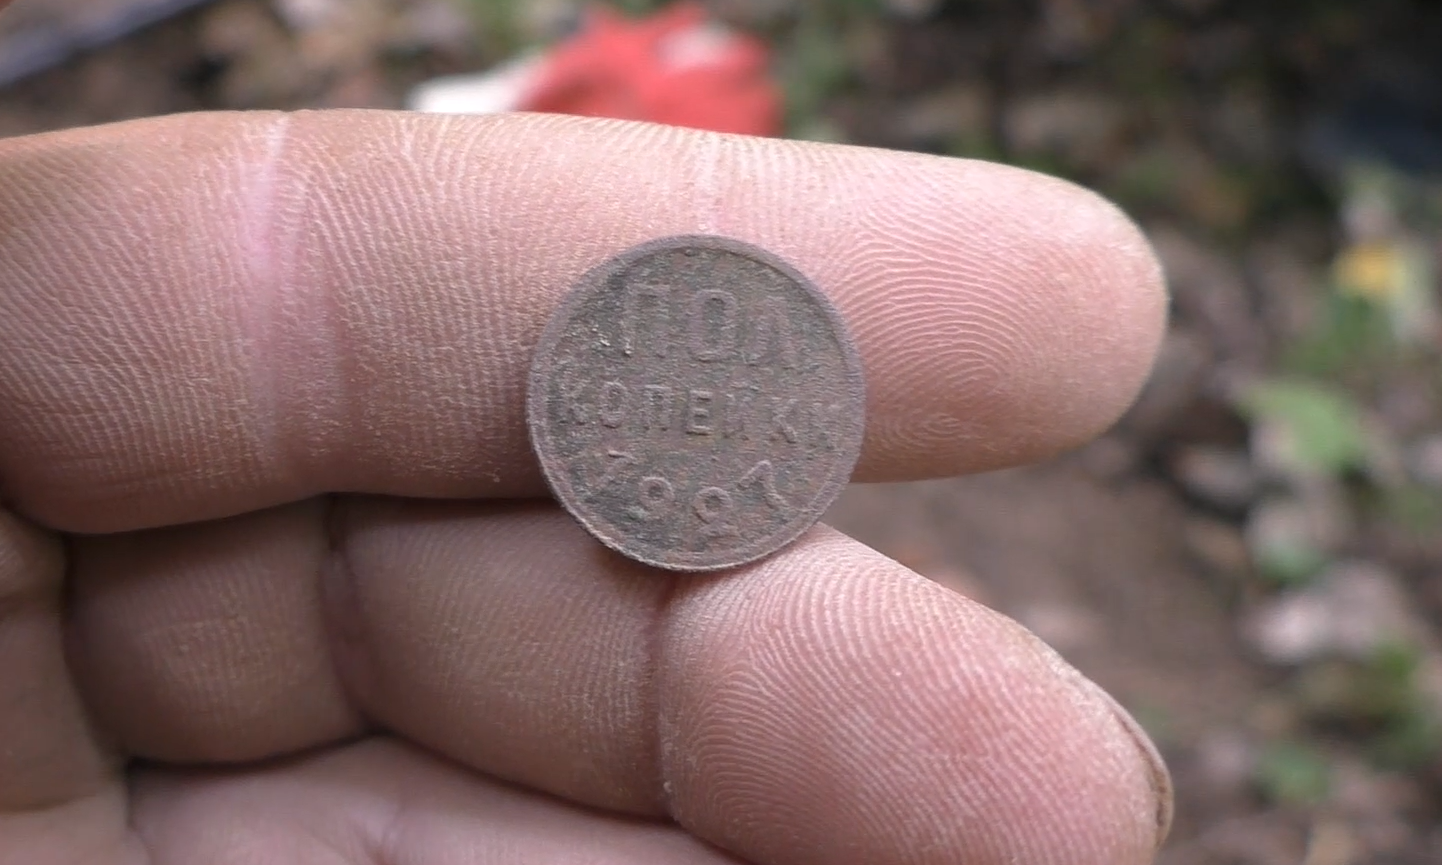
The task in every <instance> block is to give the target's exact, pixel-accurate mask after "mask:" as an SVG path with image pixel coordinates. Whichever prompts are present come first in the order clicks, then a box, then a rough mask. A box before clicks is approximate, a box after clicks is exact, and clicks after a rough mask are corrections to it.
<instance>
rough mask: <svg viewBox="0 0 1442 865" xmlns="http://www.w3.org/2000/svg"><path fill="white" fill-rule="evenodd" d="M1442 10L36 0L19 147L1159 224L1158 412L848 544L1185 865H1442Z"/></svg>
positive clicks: (853, 513)
mask: <svg viewBox="0 0 1442 865" xmlns="http://www.w3.org/2000/svg"><path fill="white" fill-rule="evenodd" d="M1439 46H1442V5H1439V4H1436V3H1432V2H1422V0H1415V2H1406V0H1380V2H1373V3H1368V4H1360V3H1351V2H1344V0H1335V2H1334V0H1279V2H1269V3H1248V2H1241V0H1025V2H1021V0H1017V2H1004V0H971V2H960V0H956V2H936V0H812V2H804V0H715V2H710V3H705V4H704V5H693V4H675V3H658V2H646V0H629V2H619V0H618V2H613V3H611V4H610V5H609V6H607V7H604V8H600V9H598V8H597V7H585V8H583V7H582V5H581V4H580V3H577V2H574V0H535V2H523V0H211V2H207V0H44V2H42V0H18V2H16V3H15V4H14V6H13V7H12V9H11V10H10V11H8V12H7V13H5V14H4V16H0V135H18V134H24V133H29V132H37V131H41V130H46V129H54V128H59V127H65V126H72V125H78V124H90V123H97V122H103V121H110V120H119V119H123V118H129V117H138V116H143V115H150V114H160V113H168V112H175V111H190V110H199V109H213V108H297V107H324V106H366V107H385V108H412V109H417V110H451V111H475V112H486V111H503V110H516V109H532V110H554V111H567V112H571V113H582V114H609V115H612V116H624V117H635V118H640V119H650V120H658V121H662V122H674V123H680V124H683V125H693V126H701V127H710V128H718V129H729V130H737V131H746V132H752V133H755V134H766V135H778V136H787V137H793V138H805V139H818V140H830V141H844V142H852V143H857V144H866V145H873V146H880V147H890V148H899V149H907V150H920V151H927V152H932V153H941V154H950V155H954V156H964V157H976V158H984V159H993V160H1000V161H1004V162H1009V163H1014V164H1018V165H1023V166H1027V167H1030V168H1034V169H1036V170H1039V171H1044V172H1048V173H1052V174H1057V175H1061V176H1064V177H1068V178H1071V179H1074V180H1076V181H1079V182H1081V183H1083V184H1086V185H1088V186H1090V187H1093V188H1095V189H1097V190H1099V191H1100V192H1102V193H1104V194H1106V195H1108V196H1110V197H1112V198H1114V199H1115V200H1117V201H1118V202H1119V203H1121V204H1122V206H1123V207H1125V208H1126V209H1127V210H1128V211H1129V212H1130V213H1132V214H1133V215H1134V216H1135V217H1136V218H1137V219H1138V221H1140V222H1141V224H1142V225H1143V226H1144V228H1145V229H1146V231H1147V232H1148V234H1149V235H1150V237H1151V239H1152V241H1153V243H1154V244H1155V246H1156V249H1157V251H1158V253H1159V255H1160V256H1161V259H1162V261H1163V262H1164V264H1165V266H1166V269H1167V273H1168V278H1169V281H1170V284H1171V288H1172V291H1173V304H1172V306H1173V308H1172V315H1173V317H1172V324H1171V329H1170V334H1169V336H1168V337H1167V340H1166V344H1165V347H1164V349H1163V351H1162V354H1161V357H1160V360H1159V362H1158V366H1157V368H1156V371H1155V373H1154V375H1153V376H1152V379H1151V381H1150V383H1149V385H1148V386H1147V389H1146V391H1145V392H1144V394H1143V395H1142V397H1141V398H1140V400H1139V401H1138V403H1137V404H1136V406H1135V407H1134V408H1133V409H1132V410H1131V412H1130V413H1129V414H1128V415H1127V416H1126V418H1125V419H1124V420H1123V421H1122V422H1121V423H1120V424H1119V425H1118V426H1117V427H1116V428H1115V429H1114V430H1113V431H1111V432H1110V433H1108V434H1107V435H1106V436H1105V437H1103V438H1102V439H1101V440H1100V441H1098V442H1096V443H1095V444H1093V445H1091V446H1089V447H1087V448H1085V449H1083V450H1082V451H1080V452H1077V453H1074V454H1070V455H1067V456H1066V457H1064V458H1063V459H1060V460H1058V461H1056V462H1054V463H1052V464H1049V465H1046V466H1043V467H1039V468H1034V469H1025V470H1017V471H1010V472H1000V473H996V474H992V475H986V476H981V477H973V478H965V479H958V480H953V481H943V482H932V483H923V484H909V485H896V486H884V485H883V486H872V487H858V488H853V489H852V490H850V491H849V492H848V493H847V494H846V495H845V497H844V498H843V499H842V501H841V503H840V504H839V505H838V506H837V507H836V508H835V509H834V511H833V512H832V514H831V515H830V521H831V522H832V523H833V524H835V525H838V526H839V527H841V528H842V529H844V530H846V531H848V532H850V533H851V534H853V535H855V536H856V537H858V538H860V539H861V540H863V541H864V542H866V543H868V544H871V545H872V546H875V547H876V548H878V549H880V550H882V551H883V552H885V553H887V554H889V555H891V556H893V557H894V558H897V559H899V560H900V561H902V562H904V563H905V564H907V565H909V566H910V567H912V568H915V569H916V570H918V571H920V572H922V573H924V574H927V575H928V576H930V577H932V578H934V579H936V580H938V581H941V582H944V583H947V584H950V585H952V586H955V587H957V588H959V589H961V590H962V591H964V592H966V593H968V594H970V595H972V596H974V597H977V598H979V599H980V600H982V601H984V602H986V603H988V604H991V605H993V606H995V607H998V608H999V609H1001V610H1003V611H1005V612H1007V613H1008V614H1010V615H1012V616H1014V617H1016V618H1018V619H1019V620H1021V621H1022V622H1023V623H1024V624H1026V625H1027V626H1029V627H1030V628H1032V629H1033V630H1035V631H1036V632H1037V633H1038V634H1040V635H1041V636H1042V637H1043V638H1044V639H1046V640H1047V641H1049V642H1050V643H1051V644H1052V645H1054V646H1055V647H1056V648H1057V649H1058V650H1060V651H1061V652H1062V653H1063V654H1064V655H1066V656H1067V657H1068V658H1069V659H1070V660H1071V661H1072V662H1074V663H1075V664H1077V665H1078V666H1079V667H1080V668H1081V669H1082V670H1084V671H1085V672H1086V673H1087V674H1088V675H1090V676H1091V677H1093V678H1094V679H1096V680H1097V681H1099V682H1100V683H1102V684H1103V685H1104V686H1105V687H1107V688H1108V689H1110V690H1111V691H1112V692H1113V693H1115V694H1116V695H1117V696H1118V698H1119V699H1120V700H1121V701H1122V702H1123V703H1125V704H1126V705H1127V706H1128V707H1129V708H1130V709H1131V710H1132V711H1133V712H1134V713H1135V714H1136V715H1137V716H1138V717H1139V718H1140V719H1141V720H1142V722H1143V724H1144V725H1145V726H1146V727H1147V728H1148V730H1149V731H1150V732H1151V733H1152V735H1153V736H1154V737H1155V738H1156V740H1157V741H1158V743H1159V744H1160V746H1161V748H1162V750H1163V751H1164V753H1165V755H1166V757H1167V759H1168V762H1169V764H1170V765H1171V767H1172V770H1173V772H1174V774H1175V780H1176V783H1177V789H1178V807H1179V810H1178V818H1177V823H1176V827H1175V830H1174V832H1173V836H1172V840H1171V841H1170V843H1169V845H1168V846H1167V848H1166V850H1165V851H1164V852H1163V854H1162V856H1161V862H1162V863H1163V865H1297V863H1301V865H1372V863H1378V865H1381V863H1388V865H1414V863H1415V865H1437V863H1442V327H1439V312H1438V306H1439V283H1438V265H1439V263H1442V50H1439Z"/></svg>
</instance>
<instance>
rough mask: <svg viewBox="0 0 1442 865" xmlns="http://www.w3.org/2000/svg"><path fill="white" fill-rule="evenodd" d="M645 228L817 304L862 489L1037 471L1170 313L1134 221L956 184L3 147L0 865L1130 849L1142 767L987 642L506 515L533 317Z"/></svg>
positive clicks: (386, 133)
mask: <svg viewBox="0 0 1442 865" xmlns="http://www.w3.org/2000/svg"><path fill="white" fill-rule="evenodd" d="M683 232H710V233H721V234H727V235H731V236H735V237H738V238H740V239H742V240H746V241H749V242H752V243H756V244H758V245H761V246H763V247H765V248H768V249H770V250H772V251H773V252H776V253H777V254H779V255H781V256H782V257H784V258H786V259H788V260H790V261H792V262H793V263H794V264H795V265H796V266H797V267H798V268H799V269H801V270H802V271H803V272H805V273H806V274H807V275H808V276H810V277H811V279H812V280H813V281H814V282H816V284H817V285H818V286H820V287H821V288H822V289H823V290H824V291H826V292H827V293H828V294H830V295H831V296H832V298H833V299H834V300H835V302H836V303H837V305H838V308H839V309H840V310H841V311H842V313H843V315H844V316H845V317H846V319H847V320H848V322H849V324H850V326H851V328H852V330H853V333H854V335H855V337H856V341H857V343H858V347H859V350H860V352H861V354H862V357H863V363H864V365H865V369H866V375H867V385H868V400H869V402H868V413H867V430H868V433H867V440H866V444H865V449H864V453H863V457H862V463H861V466H860V468H859V470H858V474H859V477H861V478H863V479H866V480H899V479H909V478H921V477H934V476H945V475H952V474H958V473H964V472H969V471H979V470H985V469H991V468H998V467H1002V466H1007V465H1016V464H1020V463H1024V462H1027V461H1032V460H1037V459H1041V458H1045V457H1047V456H1049V455H1052V454H1054V453H1056V452H1057V451H1059V450H1062V449H1065V448H1068V447H1072V446H1074V445H1077V444H1079V443H1081V442H1083V441H1085V440H1086V439H1087V438H1088V437H1091V436H1093V435H1095V434H1096V433H1097V432H1098V431H1100V430H1101V429H1103V428H1105V426H1106V425H1108V424H1109V423H1111V422H1112V421H1113V420H1114V419H1115V418H1116V417H1117V415H1118V414H1119V413H1120V412H1121V411H1122V410H1123V409H1124V408H1125V407H1126V405H1127V403H1128V402H1129V401H1130V399H1132V397H1133V396H1134V395H1135V393H1136V391H1137V389H1138V387H1139V386H1140V383H1141V381H1142V380H1143V378H1144V377H1145V375H1146V372H1147V369H1148V367H1149V365H1150V363H1151V360H1152V357H1153V355H1154V353H1155V350H1156V347H1157V344H1158V341H1159V339H1160V335H1161V332H1162V325H1163V318H1164V308H1165V302H1166V301H1165V295H1164V291H1163V287H1162V284H1161V278H1160V274H1159V271H1158V268H1157V265H1156V263H1155V261H1154V260H1153V258H1152V256H1151V253H1150V251H1149V250H1148V248H1147V246H1146V244H1145V241H1144V240H1143V238H1142V236H1141V235H1140V233H1139V232H1138V231H1137V230H1136V228H1135V227H1134V226H1133V225H1131V223H1129V222H1128V221H1127V220H1126V219H1125V218H1124V217H1123V216H1121V215H1120V214H1119V213H1118V212H1117V211H1116V210H1115V209H1114V208H1113V207H1111V206H1110V205H1109V204H1107V203H1105V202H1103V201H1101V200H1100V199H1097V198H1096V197H1095V196H1093V195H1091V194H1090V193H1087V192H1084V191H1082V190H1079V189H1077V188H1075V187H1073V186H1070V185H1067V184H1064V183H1062V182H1060V181H1056V180H1052V179H1048V178H1044V177H1041V176H1039V175H1034V174H1030V173H1027V172H1023V171H1020V170H1016V169H1011V168H1006V167H1002V166H995V165H988V164H984V163H976V162H966V161H959V160H948V159H940V158H935V157H926V156H919V155H914V154H900V153H887V152H881V151H868V150H863V149H859V148H846V147H837V146H823V145H812V144H801V143H794V142H781V141H761V140H750V139H741V138H733V137H725V136H716V135H710V134H704V133H696V132H689V131H683V130H677V129H667V128H661V127H653V126H645V125H638V124H623V123H616V122H605V121H586V120H578V119H570V118H559V117H527V116H509V117H500V118H441V117H429V116H419V115H407V114H393V113H384V112H323V113H310V114H298V115H280V114H262V113H256V114H217V115H189V116H180V117H174V118H166V119H158V120H149V121H142V122H135V123H128V124H119V125H115V126H109V127H99V128H95V129H85V130H74V131H69V132H62V133H56V134H50V135H43V136H35V137H30V138H19V139H11V140H7V141H0V501H3V502H4V504H5V507H6V508H7V510H6V511H5V512H0V669H3V670H5V671H6V674H5V676H4V677H3V678H0V742H3V743H4V746H3V747H0V863H4V865H9V863H11V862H16V863H20V862H23V863H32V862H36V863H49V862H82V861H83V862H104V863H146V862H149V863H172V862H174V863H182V862H183V863H231V862H237V863H239V862H258V861H266V862H269V861H305V862H335V863H385V865H392V863H407V865H409V863H417V865H429V863H440V862H447V863H451V862H465V863H492V862H498V863H499V862H531V861H536V862H588V863H595V862H612V861H614V862H634V861H648V862H677V863H690V862H698V863H700V862H726V861H746V862H754V863H803V865H804V863H842V865H845V863H853V862H854V863H887V862H897V863H902V862H905V863H966V865H991V863H997V865H1000V863H1009V862H1028V863H1045V865H1051V863H1057V865H1092V863H1096V865H1103V863H1105V865H1129V863H1145V862H1148V861H1151V859H1152V857H1153V854H1154V851H1155V848H1156V846H1157V844H1158V843H1159V840H1160V838H1161V837H1163V836H1164V835H1165V830H1166V825H1167V822H1168V820H1169V815H1170V791H1169V788H1168V786H1167V779H1166V773H1165V769H1164V768H1163V767H1162V766H1161V764H1160V762H1159V760H1158V759H1157V757H1156V755H1155V752H1154V751H1153V750H1152V749H1151V747H1150V745H1149V744H1147V743H1146V739H1145V736H1144V735H1142V734H1141V733H1140V732H1139V731H1138V730H1137V728H1136V727H1135V725H1134V723H1133V722H1131V721H1130V720H1129V719H1127V718H1126V717H1125V715H1124V713H1122V712H1120V710H1119V709H1118V708H1117V707H1116V705H1115V703H1114V702H1112V701H1111V700H1110V699H1109V698H1107V697H1106V696H1105V695H1103V694H1101V693H1100V691H1099V690H1098V689H1097V688H1096V687H1095V686H1093V685H1091V684H1090V683H1088V682H1086V681H1085V680H1084V679H1082V677H1081V676H1080V675H1079V674H1077V673H1076V672H1075V671H1074V670H1072V669H1071V668H1070V667H1068V666H1067V665H1066V664H1064V663H1063V662H1062V661H1061V660H1060V659H1059V658H1058V657H1057V656H1056V655H1055V654H1054V653H1053V652H1051V651H1050V650H1049V649H1048V648H1047V647H1045V646H1044V645H1042V644H1041V643H1040V642H1039V641H1038V640H1036V639H1035V638H1034V637H1032V636H1030V635H1029V634H1028V633H1026V632H1025V631H1024V630H1023V629H1021V628H1020V627H1019V626H1017V625H1016V624H1014V623H1012V622H1010V621H1009V620H1007V619H1005V618H1003V617H1001V616H999V615H998V614H996V613H994V612H991V611H989V610H986V609H985V608H982V607H980V606H978V605H976V604H975V603H973V602H971V601H969V600H967V599H965V598H963V597H961V596H959V595H957V594H955V593H953V592H951V591H949V590H947V589H944V588H942V587H939V586H937V585H935V584H933V583H930V582H929V581H927V580H925V579H923V578H921V577H919V576H917V575H915V574H913V573H911V572H909V571H907V570H905V569H904V568H902V567H901V566H899V565H897V564H895V563H894V562H890V561H888V560H886V559H885V558H883V557H881V556H879V555H878V554H876V553H874V552H871V551H869V550H866V549H865V548H863V547H861V546H859V545H857V544H855V543H854V542H851V541H849V540H847V539H845V538H843V537H841V536H839V535H837V534H835V533H834V532H831V531H829V530H826V529H824V528H818V529H817V530H815V531H813V532H811V533H810V534H808V535H807V536H805V537H804V538H803V539H802V540H801V541H800V542H798V543H797V544H795V545H793V546H792V547H790V548H788V549H787V550H785V551H783V552H782V553H780V554H778V555H776V556H774V557H772V558H770V559H768V560H766V561H763V562H760V563H757V564H755V565H751V566H747V567H745V568H741V569H738V570H737V571H734V572H731V573H727V574H722V575H712V576H680V577H676V576H669V575H665V574H660V573H658V572H654V571H650V570H647V569H645V568H642V567H640V566H636V565H633V564H631V563H628V562H626V561H624V560H622V559H620V558H618V557H615V556H613V555H611V554H609V553H607V552H605V551H604V550H602V549H601V548H599V546H598V545H596V544H595V543H594V542H592V541H590V540H589V539H588V538H587V537H586V536H585V535H584V533H583V532H581V530H580V529H579V528H577V527H575V526H574V525H573V524H572V523H571V522H570V521H569V520H568V519H567V518H566V517H565V516H564V515H563V514H561V513H560V512H559V511H557V510H556V509H555V508H554V507H553V506H551V505H549V504H548V503H545V502H542V501H532V502H527V503H517V502H515V501H510V502H507V501H500V499H515V498H516V497H529V496H536V495H539V494H540V493H542V492H543V489H542V488H541V487H540V485H539V480H538V478H539V475H538V472H537V469H536V466H535V463H534V460H533V459H532V457H531V456H530V454H529V450H528V446H527V443H526V438H525V432H524V427H523V411H522V408H523V401H524V378H525V370H526V365H527V363H528V359H529V350H530V346H532V345H533V344H534V340H535V338H536V336H537V335H538V333H539V331H540V328H541V327H542V325H543V323H544V321H545V319H546V316H547V315H548V314H549V311H550V310H551V309H552V308H554V306H555V304H556V302H557V300H558V299H559V297H560V296H561V295H562V293H563V292H564V291H565V289H566V287H567V286H568V285H569V283H570V281H571V280H573V279H574V278H575V277H576V276H578V275H579V274H580V273H582V272H584V271H585V270H586V269H587V268H589V267H590V266H592V265H594V264H595V263H597V262H598V261H600V260H602V259H604V258H605V257H607V256H608V255H610V254H613V253H614V252H615V251H617V250H619V249H621V248H624V247H626V246H629V245H631V244H633V243H636V242H639V241H641V240H644V239H647V238H650V237H654V236H659V235H663V234H672V233H683ZM443 499H453V500H457V501H440V500H443ZM487 500H490V501H487ZM732 857H735V858H732Z"/></svg>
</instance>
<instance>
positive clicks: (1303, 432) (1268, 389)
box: [1240, 379, 1367, 475]
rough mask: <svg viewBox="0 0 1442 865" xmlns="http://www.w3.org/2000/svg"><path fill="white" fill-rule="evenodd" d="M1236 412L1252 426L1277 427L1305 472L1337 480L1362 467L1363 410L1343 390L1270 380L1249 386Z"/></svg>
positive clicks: (1364, 449)
mask: <svg viewBox="0 0 1442 865" xmlns="http://www.w3.org/2000/svg"><path fill="white" fill-rule="evenodd" d="M1240 408H1241V410H1242V411H1243V412H1244V413H1245V414H1247V415H1249V416H1250V417H1251V418H1252V419H1253V420H1255V421H1259V422H1262V423H1273V424H1278V425H1280V426H1281V427H1282V429H1283V430H1284V432H1285V433H1286V437H1287V441H1288V444H1289V446H1290V451H1291V452H1290V454H1289V455H1290V456H1291V457H1292V458H1293V459H1295V460H1296V462H1297V463H1299V464H1300V465H1301V466H1303V467H1305V468H1309V469H1313V470H1317V471H1321V472H1325V473H1327V474H1332V475H1335V474H1340V473H1342V472H1344V471H1347V470H1349V469H1356V468H1362V467H1363V466H1364V465H1365V463H1366V460H1367V435H1366V430H1365V427H1364V425H1363V423H1362V412H1361V409H1360V408H1359V407H1358V405H1357V403H1356V402H1355V401H1353V399H1352V398H1351V397H1350V396H1348V395H1347V394H1346V393H1345V392H1343V391H1341V390H1338V389H1336V388H1332V387H1329V386H1327V385H1324V384H1322V383H1320V382H1314V381H1308V380H1305V379H1274V380H1271V381H1265V382H1261V383H1258V384H1257V385H1255V386H1253V387H1252V388H1251V389H1250V390H1249V391H1248V392H1247V393H1246V394H1245V395H1244V396H1243V398H1242V400H1241V405H1240Z"/></svg>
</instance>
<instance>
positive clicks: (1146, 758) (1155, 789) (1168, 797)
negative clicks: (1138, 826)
mask: <svg viewBox="0 0 1442 865" xmlns="http://www.w3.org/2000/svg"><path fill="white" fill-rule="evenodd" d="M1093 687H1094V688H1096V691H1097V693H1098V694H1099V695H1100V696H1101V698H1102V699H1103V700H1104V701H1105V702H1106V704H1107V706H1108V707H1110V708H1111V710H1112V716H1113V717H1114V718H1116V720H1117V723H1118V724H1120V725H1121V728H1122V730H1123V731H1125V732H1126V734H1127V736H1128V737H1129V738H1130V739H1131V741H1132V745H1133V746H1134V747H1135V748H1136V749H1137V751H1138V753H1140V755H1141V758H1142V763H1143V765H1144V766H1145V767H1146V772H1147V782H1148V783H1149V784H1150V785H1151V788H1152V797H1153V799H1154V800H1155V801H1156V807H1157V812H1156V827H1157V847H1156V849H1158V850H1160V849H1161V847H1162V844H1164V843H1166V840H1167V835H1168V833H1170V832H1171V830H1172V813H1173V807H1174V806H1173V801H1172V800H1173V795H1172V775H1171V772H1169V771H1167V764H1166V762H1165V761H1164V760H1162V755H1161V752H1159V751H1158V750H1157V746H1156V745H1155V744H1154V743H1153V742H1152V737H1151V736H1148V735H1147V731H1146V730H1143V729H1142V725H1141V724H1138V723H1137V720H1136V719H1135V718H1133V717H1132V715H1131V713H1130V712H1128V711H1127V710H1126V709H1125V708H1123V707H1122V704H1121V703H1118V702H1117V700H1116V698H1115V697H1113V696H1112V695H1111V694H1108V693H1107V692H1106V691H1105V690H1104V689H1103V688H1101V687H1100V686H1097V685H1095V684H1093Z"/></svg>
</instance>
